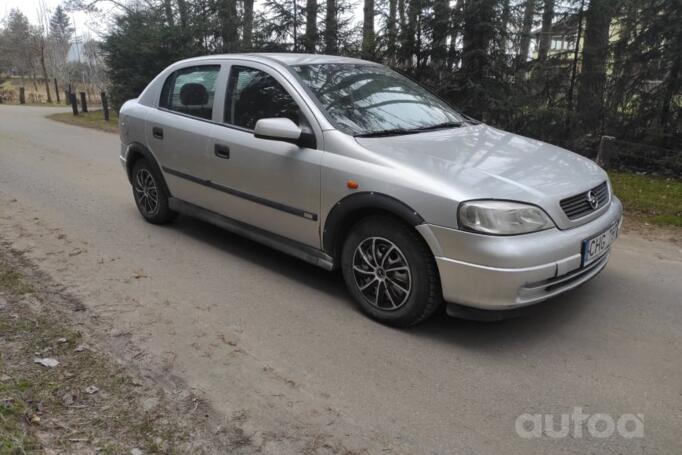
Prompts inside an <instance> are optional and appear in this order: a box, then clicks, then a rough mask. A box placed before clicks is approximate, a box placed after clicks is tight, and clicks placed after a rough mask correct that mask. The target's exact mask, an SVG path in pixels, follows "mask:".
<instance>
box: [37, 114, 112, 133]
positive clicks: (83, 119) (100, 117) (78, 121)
mask: <svg viewBox="0 0 682 455" xmlns="http://www.w3.org/2000/svg"><path fill="white" fill-rule="evenodd" d="M47 118H49V119H52V120H56V121H58V122H63V123H68V124H71V125H78V126H84V127H86V128H94V129H97V130H102V131H107V132H109V133H118V115H116V113H115V112H113V111H112V112H110V117H109V121H108V122H105V121H104V113H103V112H102V111H90V112H87V113H83V112H81V113H79V115H77V116H75V115H73V113H71V112H60V113H58V114H51V115H48V116H47Z"/></svg>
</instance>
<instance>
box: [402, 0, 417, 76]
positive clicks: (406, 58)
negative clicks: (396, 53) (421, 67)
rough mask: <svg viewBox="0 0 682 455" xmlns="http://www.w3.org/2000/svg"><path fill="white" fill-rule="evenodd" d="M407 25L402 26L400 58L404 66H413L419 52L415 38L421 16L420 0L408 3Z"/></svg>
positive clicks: (411, 0) (412, 0)
mask: <svg viewBox="0 0 682 455" xmlns="http://www.w3.org/2000/svg"><path fill="white" fill-rule="evenodd" d="M406 8H407V11H406V14H405V19H404V20H405V25H404V26H403V27H401V28H400V60H401V62H402V64H403V65H404V66H412V64H413V63H414V56H415V54H416V53H417V49H416V46H415V38H416V34H417V19H418V16H419V0H409V2H408V3H407V5H406Z"/></svg>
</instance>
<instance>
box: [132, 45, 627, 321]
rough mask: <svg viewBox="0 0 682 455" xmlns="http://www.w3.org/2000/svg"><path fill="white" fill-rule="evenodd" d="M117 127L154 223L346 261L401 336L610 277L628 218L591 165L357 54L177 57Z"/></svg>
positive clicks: (311, 258)
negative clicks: (208, 227)
mask: <svg viewBox="0 0 682 455" xmlns="http://www.w3.org/2000/svg"><path fill="white" fill-rule="evenodd" d="M120 126H121V142H122V144H121V162H122V163H123V167H124V168H125V171H126V172H127V175H128V178H129V180H130V182H131V183H132V187H133V195H134V198H135V202H136V204H137V207H138V208H139V211H140V213H141V214H142V216H143V217H144V218H145V219H146V220H147V221H149V222H151V223H155V224H161V223H166V222H169V221H171V220H172V219H173V218H174V217H175V216H176V214H178V213H183V214H187V215H190V216H194V217H197V218H200V219H202V220H205V221H208V222H210V223H214V224H216V225H218V226H221V227H223V228H225V229H228V230H230V231H234V232H236V233H238V234H241V235H243V236H245V237H248V238H251V239H253V240H256V241H258V242H262V243H264V244H266V245H269V246H271V247H273V248H275V249H278V250H280V251H283V252H285V253H288V254H291V255H293V256H295V257H298V258H300V259H303V260H305V261H308V262H311V263H313V264H315V265H318V266H320V267H322V268H325V269H327V270H334V269H337V268H339V269H341V271H342V273H343V277H344V279H345V282H346V284H347V286H348V289H349V291H350V293H351V295H352V296H353V298H354V299H355V300H356V301H357V303H358V304H359V306H360V308H361V309H362V310H363V311H364V312H365V313H366V314H368V315H369V316H370V317H372V318H375V319H377V320H379V321H381V322H384V323H386V324H390V325H395V326H409V325H413V324H416V323H418V322H420V321H423V320H424V319H426V318H427V317H429V316H430V315H431V314H433V312H434V311H436V309H437V308H438V307H439V306H440V305H441V303H442V302H443V301H444V302H447V310H448V313H449V314H451V315H464V316H467V315H468V316H475V317H485V316H484V315H486V314H504V313H503V312H499V311H496V312H486V311H482V310H512V309H515V308H519V307H523V306H526V305H530V304H533V303H536V302H540V301H543V300H546V299H548V298H550V297H553V296H555V295H557V294H560V293H562V292H565V291H567V290H569V289H573V288H575V287H576V286H579V285H580V284H582V283H585V282H586V281H588V280H589V279H591V278H593V277H594V276H595V275H597V274H598V273H599V272H600V271H601V270H603V269H604V267H605V266H606V262H607V261H608V258H609V253H610V247H611V244H612V242H613V241H614V240H615V239H616V237H617V235H618V231H619V228H620V224H621V220H622V206H621V203H620V201H619V200H618V199H617V198H616V197H615V196H614V195H613V192H612V189H611V185H610V182H609V179H608V176H607V174H606V173H605V172H604V171H603V170H602V169H601V168H600V167H599V166H597V165H596V164H595V163H593V162H592V161H590V160H588V159H585V158H583V157H581V156H579V155H576V154H574V153H572V152H569V151H567V150H564V149H561V148H559V147H555V146H553V145H549V144H546V143H543V142H540V141H537V140H532V139H528V138H525V137H522V136H518V135H515V134H511V133H507V132H504V131H501V130H499V129H496V128H493V127H490V126H488V125H485V124H483V123H481V122H478V121H475V120H473V119H471V118H469V117H467V116H465V115H462V114H460V113H459V112H457V111H456V110H454V109H453V108H452V107H450V106H449V105H448V104H446V103H445V102H444V101H442V100H441V99H439V98H438V97H436V96H434V95H433V94H431V93H430V92H428V91H427V90H425V89H424V88H422V87H420V86H419V85H417V84H416V83H414V82H412V81H411V80H409V79H407V78H405V77H403V76H401V75H399V74H397V73H396V72H394V71H392V70H390V69H389V68H387V67H385V66H383V65H379V64H376V63H372V62H367V61H363V60H357V59H352V58H343V57H335V56H326V55H305V54H233V55H216V56H206V57H199V58H192V59H189V60H183V61H180V62H178V63H175V64H173V65H171V66H170V67H168V68H166V69H165V70H164V71H163V72H162V73H161V74H159V75H158V76H157V77H156V78H155V79H154V80H153V81H152V82H151V83H150V84H149V86H147V88H146V89H145V90H144V91H143V92H142V94H141V95H140V96H139V98H137V99H134V100H131V101H128V102H127V103H125V105H124V106H123V107H122V109H121V112H120ZM507 314H509V312H507Z"/></svg>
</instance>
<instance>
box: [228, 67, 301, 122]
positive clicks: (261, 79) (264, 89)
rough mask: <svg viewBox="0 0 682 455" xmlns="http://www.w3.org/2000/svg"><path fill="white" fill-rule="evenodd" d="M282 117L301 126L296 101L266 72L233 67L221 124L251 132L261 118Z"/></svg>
mask: <svg viewBox="0 0 682 455" xmlns="http://www.w3.org/2000/svg"><path fill="white" fill-rule="evenodd" d="M275 117H286V118H289V119H291V120H293V122H294V123H296V124H300V123H301V113H300V110H299V108H298V105H297V104H296V101H294V99H293V98H292V97H291V95H289V93H288V92H287V91H286V89H285V88H284V87H282V85H281V84H280V83H279V82H277V81H276V80H275V78H273V77H272V76H270V75H269V74H268V73H266V72H264V71H261V70H257V69H254V68H248V67H245V66H233V67H232V71H231V72H230V80H229V82H228V87H227V99H226V102H225V122H226V123H229V124H232V125H235V126H241V127H242V128H247V129H250V130H252V129H253V128H254V127H255V126H256V122H257V121H258V120H260V119H262V118H275Z"/></svg>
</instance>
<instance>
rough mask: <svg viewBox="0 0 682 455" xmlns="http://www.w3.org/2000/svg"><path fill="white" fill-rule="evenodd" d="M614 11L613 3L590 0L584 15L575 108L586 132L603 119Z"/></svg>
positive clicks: (599, 123)
mask: <svg viewBox="0 0 682 455" xmlns="http://www.w3.org/2000/svg"><path fill="white" fill-rule="evenodd" d="M614 9H615V8H614V5H613V0H591V1H590V5H589V6H588V7H587V12H586V14H585V42H584V45H583V58H582V69H581V71H580V76H579V77H578V97H577V106H576V107H577V112H578V115H579V117H580V121H581V123H582V124H583V125H584V126H585V128H586V129H587V130H589V129H594V127H595V126H597V125H601V123H602V120H603V116H604V90H605V88H606V61H607V58H608V53H609V28H610V26H611V18H612V17H613V14H614Z"/></svg>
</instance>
